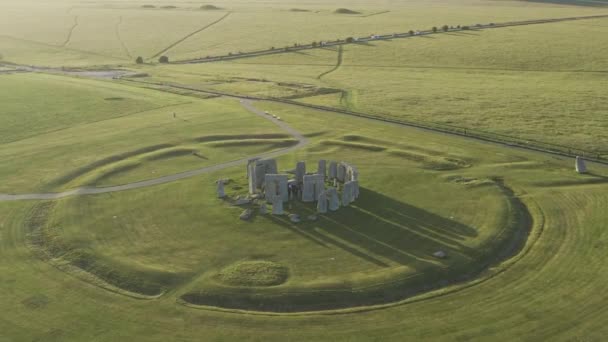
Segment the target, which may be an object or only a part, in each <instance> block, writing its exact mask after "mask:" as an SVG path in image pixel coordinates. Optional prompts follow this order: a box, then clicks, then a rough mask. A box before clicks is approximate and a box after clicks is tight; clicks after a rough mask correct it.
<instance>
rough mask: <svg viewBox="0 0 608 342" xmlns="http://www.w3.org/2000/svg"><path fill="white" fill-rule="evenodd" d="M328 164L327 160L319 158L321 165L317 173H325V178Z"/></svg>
mask: <svg viewBox="0 0 608 342" xmlns="http://www.w3.org/2000/svg"><path fill="white" fill-rule="evenodd" d="M326 165H327V162H326V161H325V160H319V166H318V167H317V174H318V175H323V178H325V176H326V173H327V170H326Z"/></svg>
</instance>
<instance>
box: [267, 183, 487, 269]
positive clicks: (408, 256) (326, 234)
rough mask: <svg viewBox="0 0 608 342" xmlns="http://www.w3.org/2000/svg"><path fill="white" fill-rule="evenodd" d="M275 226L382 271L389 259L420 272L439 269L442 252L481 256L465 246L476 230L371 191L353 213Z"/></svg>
mask: <svg viewBox="0 0 608 342" xmlns="http://www.w3.org/2000/svg"><path fill="white" fill-rule="evenodd" d="M293 208H294V210H292V211H293V212H298V213H300V214H301V216H302V218H305V217H306V216H308V215H311V214H315V207H314V205H312V204H304V203H299V202H298V203H293ZM288 211H289V210H288ZM304 212H306V213H305V214H303V213H304ZM271 220H272V221H273V222H275V223H277V224H280V225H282V226H283V227H285V228H286V229H289V230H290V231H292V232H294V233H296V234H298V235H300V236H302V237H305V238H306V239H308V240H310V241H313V242H314V243H316V244H318V245H321V246H324V247H329V246H334V247H337V248H340V249H343V250H345V251H347V252H349V253H351V254H352V255H354V256H356V257H359V258H361V259H364V260H366V261H368V262H370V263H373V264H375V265H377V266H381V267H388V266H389V265H388V264H387V262H385V261H383V259H384V260H390V261H392V262H394V263H397V264H401V265H407V266H410V267H414V268H416V265H417V264H418V265H421V263H423V264H438V263H439V262H440V261H439V260H438V259H435V258H433V257H432V254H433V253H434V252H436V251H438V250H444V251H446V252H448V254H454V253H457V254H462V255H465V256H468V257H472V256H473V255H475V251H474V250H472V249H471V248H469V247H466V246H465V245H463V244H462V243H461V241H462V240H464V239H466V238H472V237H476V236H477V231H476V230H475V229H473V228H471V227H469V226H467V225H464V224H461V223H459V222H456V221H454V220H451V219H447V218H444V217H441V216H439V215H436V214H433V213H431V212H429V211H426V210H424V209H422V208H417V207H415V206H412V205H410V204H407V203H403V202H400V201H397V200H395V199H393V198H390V197H387V196H384V195H382V194H380V193H377V192H374V191H372V190H369V189H361V195H360V197H359V199H358V200H357V201H356V202H355V203H353V204H352V205H351V206H350V207H345V208H340V209H339V210H338V211H336V212H333V213H329V214H327V215H322V216H320V217H319V220H318V221H314V222H311V221H308V222H306V221H303V222H301V223H298V224H293V223H292V222H290V221H289V219H288V218H286V217H276V216H275V217H271Z"/></svg>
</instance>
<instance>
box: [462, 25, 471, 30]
mask: <svg viewBox="0 0 608 342" xmlns="http://www.w3.org/2000/svg"><path fill="white" fill-rule="evenodd" d="M462 29H463V30H469V29H470V27H468V26H463V27H462Z"/></svg>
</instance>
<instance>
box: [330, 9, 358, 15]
mask: <svg viewBox="0 0 608 342" xmlns="http://www.w3.org/2000/svg"><path fill="white" fill-rule="evenodd" d="M334 13H335V14H361V12H357V11H353V10H351V9H348V8H338V9H337V10H335V11H334Z"/></svg>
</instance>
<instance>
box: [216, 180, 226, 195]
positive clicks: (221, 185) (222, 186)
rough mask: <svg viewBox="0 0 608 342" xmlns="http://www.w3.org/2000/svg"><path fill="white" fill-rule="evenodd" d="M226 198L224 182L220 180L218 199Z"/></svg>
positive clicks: (218, 183) (218, 182)
mask: <svg viewBox="0 0 608 342" xmlns="http://www.w3.org/2000/svg"><path fill="white" fill-rule="evenodd" d="M224 197H226V193H225V192H224V180H223V179H219V180H218V181H217V198H224Z"/></svg>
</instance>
